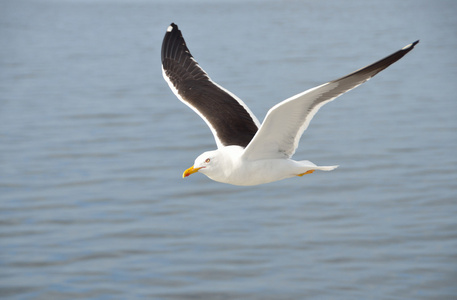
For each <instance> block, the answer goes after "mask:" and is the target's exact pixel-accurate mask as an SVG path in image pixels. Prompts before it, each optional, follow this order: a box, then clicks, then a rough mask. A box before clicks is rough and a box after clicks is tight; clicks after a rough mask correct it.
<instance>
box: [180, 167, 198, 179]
mask: <svg viewBox="0 0 457 300" xmlns="http://www.w3.org/2000/svg"><path fill="white" fill-rule="evenodd" d="M200 169H201V168H194V166H192V167H190V168H189V169H187V170H185V171H184V173H182V178H185V177H187V176H189V175H192V174H194V173H197V172H198V170H200Z"/></svg>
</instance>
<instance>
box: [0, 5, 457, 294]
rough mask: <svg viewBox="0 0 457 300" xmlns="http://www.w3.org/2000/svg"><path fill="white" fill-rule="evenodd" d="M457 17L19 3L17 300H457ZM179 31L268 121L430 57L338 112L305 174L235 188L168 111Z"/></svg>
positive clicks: (11, 154) (370, 86)
mask: <svg viewBox="0 0 457 300" xmlns="http://www.w3.org/2000/svg"><path fill="white" fill-rule="evenodd" d="M456 13H457V2H456V1H451V0H449V1H445V0H436V1H425V0H404V1H396V0H383V1H362V0H356V1H336V0H329V1H292V0H291V1H252V0H243V1H198V0H197V1H168V0H163V1H162V0H156V1H146V0H134V1H130V0H129V1H127V0H112V1H111V0H99V1H84V0H82V1H77V0H62V1H57V0H21V1H14V0H4V1H1V3H0V23H1V26H0V43H1V47H0V224H1V226H0V278H1V279H0V297H1V298H2V299H137V298H148V299H305V298H306V299H452V298H455V297H456V295H457V288H456V284H455V283H456V279H457V252H456V249H457V229H456V228H457V219H456V217H455V216H456V214H457V175H456V165H457V155H456V148H457V133H456V132H457V101H456V100H457V99H456V96H455V95H456V94H457V84H456V78H457V76H456V75H457V55H456V53H457V52H456V50H455V49H456V47H457V35H456V28H457V19H456V18H455V14H456ZM171 22H175V23H176V24H178V26H179V28H180V29H181V30H182V32H183V35H184V37H185V39H186V41H187V45H188V47H189V49H190V51H191V52H192V54H193V55H194V57H195V58H196V60H197V61H198V62H199V63H200V65H201V66H202V67H203V68H204V69H205V70H206V71H207V72H208V74H209V75H210V76H211V77H212V79H213V80H214V81H216V82H218V83H219V84H220V85H222V86H224V87H225V88H227V89H228V90H230V91H232V92H233V93H234V94H236V95H237V96H239V97H240V98H241V99H243V100H244V102H245V103H246V104H247V105H248V106H249V107H250V108H251V110H252V111H253V112H254V113H255V114H256V115H257V117H258V118H259V120H263V118H264V116H265V114H266V113H267V111H268V109H269V108H271V107H272V106H273V105H275V104H276V103H278V102H280V101H281V100H283V99H286V98H288V97H290V96H292V95H295V94H297V93H299V92H302V91H304V90H306V89H308V88H311V87H314V86H316V85H318V84H322V83H324V82H327V81H329V80H332V79H336V78H338V77H340V76H343V75H346V74H347V73H349V72H352V71H354V70H356V69H358V68H360V67H363V66H365V65H367V64H370V63H372V62H374V61H376V60H378V59H381V58H383V57H385V56H387V55H389V54H390V53H392V52H394V51H396V50H398V49H400V48H402V47H403V46H405V45H407V44H409V43H411V42H413V41H415V40H417V39H420V43H419V44H418V45H417V46H416V48H415V49H414V50H413V51H412V52H410V53H409V54H408V55H407V56H405V57H404V58H403V59H401V60H400V61H398V62H397V63H395V64H394V65H392V66H391V67H389V68H388V69H387V70H385V71H383V72H382V73H380V74H379V75H377V76H376V77H375V78H373V79H372V80H370V81H369V82H368V83H366V84H364V85H362V86H361V87H359V88H357V89H356V90H353V91H351V92H349V93H347V94H345V95H343V96H342V97H340V98H338V99H337V100H336V101H334V102H332V103H330V104H328V105H326V106H325V107H323V108H322V109H321V110H320V111H319V113H318V114H317V115H316V117H315V118H314V119H313V122H312V123H311V125H310V127H309V128H308V130H307V131H306V132H305V134H304V136H303V138H302V139H301V143H300V147H299V148H298V150H297V152H296V154H295V156H294V158H295V159H297V160H305V159H306V160H311V161H313V162H314V163H316V164H321V165H334V164H338V165H340V167H339V168H338V169H336V170H335V171H332V172H316V173H314V174H312V175H307V176H304V177H302V178H298V177H297V178H293V179H288V180H284V181H280V182H275V183H271V184H267V185H261V186H254V187H236V186H229V185H225V184H220V183H217V182H213V181H211V180H209V179H208V178H206V177H205V176H204V175H201V174H195V175H193V176H191V177H189V178H187V179H185V180H184V179H182V178H181V174H182V172H183V170H184V169H186V168H188V167H190V166H191V165H192V164H193V161H194V159H195V158H196V157H197V156H198V155H199V154H200V153H201V152H203V151H206V150H211V149H214V148H215V143H214V140H213V137H212V135H211V133H210V131H209V129H208V128H207V126H206V125H205V123H204V122H203V121H202V120H201V119H200V118H199V117H198V116H197V115H196V114H195V113H194V112H193V111H191V110H190V109H189V108H188V107H187V106H185V105H184V104H182V103H181V102H180V101H179V100H178V99H177V98H176V97H175V96H174V95H173V94H172V92H171V91H170V89H169V88H168V86H167V84H166V83H165V81H164V80H163V78H162V73H161V64H160V50H161V43H162V38H163V36H164V34H165V31H166V28H167V27H168V25H169V24H170V23H171Z"/></svg>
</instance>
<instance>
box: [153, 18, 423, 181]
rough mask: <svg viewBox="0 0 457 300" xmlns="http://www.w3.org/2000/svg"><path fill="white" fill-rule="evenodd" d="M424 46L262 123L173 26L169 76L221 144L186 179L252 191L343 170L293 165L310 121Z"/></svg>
mask: <svg viewBox="0 0 457 300" xmlns="http://www.w3.org/2000/svg"><path fill="white" fill-rule="evenodd" d="M418 42H419V41H418V40H417V41H415V42H413V43H411V44H409V45H407V46H405V47H403V48H402V49H400V50H398V51H397V52H395V53H393V54H391V55H389V56H387V57H386V58H383V59H381V60H379V61H377V62H375V63H373V64H371V65H368V66H366V67H364V68H361V69H359V70H357V71H355V72H352V73H350V74H348V75H346V76H343V77H341V78H339V79H336V80H332V81H329V82H327V83H324V84H322V85H319V86H317V87H314V88H311V89H309V90H306V91H304V92H302V93H299V94H297V95H295V96H292V97H290V98H288V99H286V100H284V101H282V102H280V103H278V104H276V105H275V106H273V107H272V108H271V109H270V110H269V111H268V113H267V115H266V117H265V119H264V121H263V123H262V124H260V122H259V121H258V119H257V118H256V117H255V116H254V114H253V113H252V112H251V111H250V110H249V108H248V107H247V106H246V104H245V103H244V102H243V101H242V100H241V99H239V98H238V97H237V96H235V95H234V94H232V93H231V92H229V91H228V90H226V89H225V88H223V87H221V86H220V85H219V84H217V83H216V82H214V81H212V80H211V78H210V77H209V76H208V74H207V73H206V72H205V71H204V70H203V69H202V68H201V67H200V66H199V64H198V63H197V61H196V60H195V59H194V57H193V56H192V54H191V53H190V51H189V49H188V48H187V45H186V42H185V41H184V38H183V36H182V33H181V31H180V30H179V29H178V26H177V25H176V24H174V23H172V24H171V25H170V26H168V28H167V31H166V33H165V37H164V39H163V44H162V73H163V77H164V79H165V81H166V82H167V83H168V85H169V86H170V88H171V90H172V91H173V93H174V94H175V95H176V96H177V97H178V99H179V100H181V101H182V102H183V103H184V104H186V105H187V106H189V107H190V108H191V109H192V110H194V111H195V112H196V113H197V114H198V115H199V116H200V117H201V118H202V119H203V120H204V121H205V122H206V124H207V125H208V127H209V128H210V130H211V132H212V134H213V136H214V139H215V141H216V145H217V150H213V151H207V152H204V153H203V154H201V155H199V156H198V157H197V158H196V159H195V162H194V165H193V166H192V167H190V168H188V169H187V170H185V171H184V173H183V178H184V177H188V176H189V175H191V174H194V173H196V172H200V173H202V174H204V175H206V176H208V177H209V178H210V179H212V180H214V181H218V182H222V183H227V184H232V185H240V186H249V185H259V184H264V183H270V182H274V181H278V180H282V179H286V178H291V177H295V176H303V175H306V174H310V173H313V172H314V171H315V170H321V171H331V170H333V169H335V168H337V167H338V166H317V165H315V164H314V163H312V162H310V161H308V160H302V161H295V160H292V155H293V154H294V153H295V150H296V149H297V147H298V143H299V140H300V137H301V136H302V134H303V132H304V131H305V130H306V129H307V128H308V125H309V122H310V121H311V119H312V118H313V117H314V115H315V114H316V113H317V111H318V110H319V109H320V108H321V107H322V106H323V105H324V104H326V103H328V102H330V101H332V100H334V99H335V98H336V97H338V96H340V95H342V94H344V93H345V92H347V91H349V90H352V89H353V88H355V87H357V86H359V85H360V84H362V83H364V82H365V81H367V80H368V79H370V78H371V77H373V76H374V75H376V74H378V73H379V72H381V71H382V70H384V69H385V68H387V67H388V66H390V65H391V64H393V63H394V62H396V61H397V60H399V59H400V58H402V57H403V56H404V55H405V54H406V53H408V52H409V51H411V50H412V49H413V48H414V46H415V45H416V44H417V43H418Z"/></svg>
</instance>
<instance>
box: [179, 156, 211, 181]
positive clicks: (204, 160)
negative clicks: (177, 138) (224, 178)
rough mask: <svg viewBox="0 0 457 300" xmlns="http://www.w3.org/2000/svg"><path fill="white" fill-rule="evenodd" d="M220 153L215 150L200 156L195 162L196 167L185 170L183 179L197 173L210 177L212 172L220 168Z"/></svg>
mask: <svg viewBox="0 0 457 300" xmlns="http://www.w3.org/2000/svg"><path fill="white" fill-rule="evenodd" d="M219 154H220V153H219V151H218V150H214V151H207V152H205V153H202V154H200V155H199V156H198V157H197V158H196V159H195V162H194V165H193V166H192V167H190V168H189V169H187V170H185V171H184V173H183V174H182V177H183V178H184V177H187V176H189V175H191V174H194V173H196V172H199V171H200V173H203V174H205V175H207V176H208V174H211V173H212V172H215V170H217V167H218V163H219V159H218V158H219V157H220V155H219Z"/></svg>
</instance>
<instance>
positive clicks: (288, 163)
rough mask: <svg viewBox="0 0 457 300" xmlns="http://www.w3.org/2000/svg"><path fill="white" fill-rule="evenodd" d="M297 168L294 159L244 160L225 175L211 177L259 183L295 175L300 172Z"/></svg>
mask: <svg viewBox="0 0 457 300" xmlns="http://www.w3.org/2000/svg"><path fill="white" fill-rule="evenodd" d="M296 169H297V166H296V164H295V162H294V161H292V160H285V159H273V160H257V161H244V162H243V163H241V164H239V165H235V166H234V168H233V169H232V170H230V172H225V173H224V175H223V176H220V177H219V178H211V179H213V180H215V181H219V182H224V183H229V184H233V185H242V186H249V185H258V184H264V183H269V182H273V181H278V180H281V179H286V178H290V177H293V176H295V175H296V174H297V173H298V172H297V170H296Z"/></svg>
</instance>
